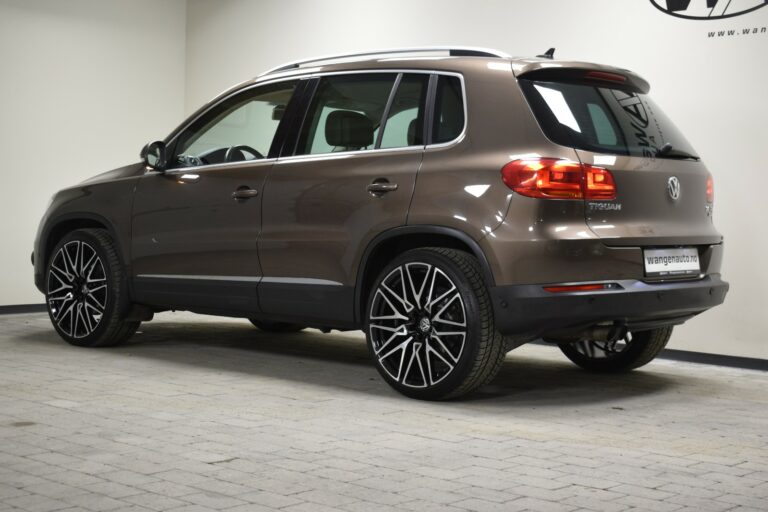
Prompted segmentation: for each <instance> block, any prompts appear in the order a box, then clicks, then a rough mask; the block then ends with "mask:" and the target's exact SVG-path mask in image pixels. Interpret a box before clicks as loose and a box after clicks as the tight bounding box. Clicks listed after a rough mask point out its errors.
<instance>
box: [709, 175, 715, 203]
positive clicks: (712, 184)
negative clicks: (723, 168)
mask: <svg viewBox="0 0 768 512" xmlns="http://www.w3.org/2000/svg"><path fill="white" fill-rule="evenodd" d="M707 202H708V203H714V202H715V180H713V179H712V175H711V174H708V175H707Z"/></svg>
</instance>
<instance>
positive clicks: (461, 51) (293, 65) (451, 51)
mask: <svg viewBox="0 0 768 512" xmlns="http://www.w3.org/2000/svg"><path fill="white" fill-rule="evenodd" d="M439 52H443V53H447V54H448V55H449V56H450V57H498V58H501V59H509V58H511V56H510V55H507V54H506V53H504V52H500V51H498V50H492V49H489V48H476V47H473V46H424V47H419V48H395V49H389V50H370V51H365V52H357V53H345V54H339V55H324V56H322V57H314V58H312V59H302V60H297V61H294V62H287V63H285V64H281V65H279V66H277V67H274V68H272V69H270V70H268V71H265V72H264V73H261V74H260V75H259V76H260V77H261V76H265V75H269V74H272V73H277V72H279V71H288V70H290V69H297V68H299V67H301V66H304V65H307V64H311V63H317V62H324V61H332V60H344V59H351V58H355V57H372V56H375V55H381V56H391V55H397V54H413V53H439Z"/></svg>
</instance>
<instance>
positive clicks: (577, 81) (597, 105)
mask: <svg viewBox="0 0 768 512" xmlns="http://www.w3.org/2000/svg"><path fill="white" fill-rule="evenodd" d="M519 78H521V79H520V84H521V87H522V88H523V91H524V92H525V95H526V98H527V99H528V102H529V104H530V106H531V108H532V110H533V112H534V114H535V116H536V118H537V120H538V121H539V124H540V125H541V128H542V130H543V131H544V133H545V134H546V135H547V137H548V138H549V139H550V140H552V141H553V142H555V143H557V144H560V145H563V146H569V147H572V148H574V149H575V150H576V154H577V155H578V158H579V160H580V161H581V164H582V166H594V167H597V168H602V169H607V170H609V171H610V175H611V176H612V178H613V181H614V184H615V198H613V199H607V200H603V199H600V200H590V199H585V203H586V204H585V215H586V223H587V225H588V226H589V228H590V229H591V230H592V231H593V232H594V234H595V235H596V236H598V237H600V238H602V239H603V240H604V243H605V244H606V245H616V246H642V247H673V246H674V247H681V246H703V245H709V244H715V243H719V242H720V241H721V236H720V234H719V233H718V232H717V231H716V230H715V228H714V226H713V224H712V202H711V201H712V195H713V192H712V183H711V177H710V175H709V173H708V171H707V169H706V168H705V166H704V165H703V164H702V163H701V161H700V160H699V159H698V157H697V155H696V153H695V151H694V150H693V148H692V147H691V145H690V144H689V143H688V142H687V141H686V140H685V137H683V135H682V134H681V133H680V131H679V130H678V129H677V128H676V127H675V126H674V125H673V123H672V122H671V121H670V120H669V119H668V118H667V116H666V115H665V114H664V113H663V112H662V111H661V109H660V108H659V107H658V105H656V104H655V103H654V102H653V101H652V100H651V99H650V97H649V96H648V94H647V89H648V86H647V82H645V81H644V80H642V79H639V77H637V76H636V75H632V74H628V73H627V72H623V70H617V71H616V72H607V71H605V68H600V70H589V69H586V70H585V69H583V68H576V69H570V70H569V69H562V68H561V69H557V70H556V71H552V70H551V68H544V69H541V70H539V71H538V72H537V71H533V72H529V73H527V74H526V75H525V76H522V77H519Z"/></svg>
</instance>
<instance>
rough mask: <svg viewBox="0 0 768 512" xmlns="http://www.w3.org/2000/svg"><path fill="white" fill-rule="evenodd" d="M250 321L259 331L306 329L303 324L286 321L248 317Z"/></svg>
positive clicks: (285, 331) (296, 330)
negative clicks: (270, 320)
mask: <svg viewBox="0 0 768 512" xmlns="http://www.w3.org/2000/svg"><path fill="white" fill-rule="evenodd" d="M248 320H250V322H251V323H252V324H253V325H255V326H256V327H258V328H259V330H260V331H264V332H275V333H280V332H283V333H288V332H299V331H301V330H303V329H306V327H305V326H303V325H298V324H290V323H288V322H269V321H267V320H257V319H255V318H249V319H248Z"/></svg>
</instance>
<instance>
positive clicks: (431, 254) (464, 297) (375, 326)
mask: <svg viewBox="0 0 768 512" xmlns="http://www.w3.org/2000/svg"><path fill="white" fill-rule="evenodd" d="M367 312H368V313H367V315H366V323H365V333H366V338H367V341H368V347H369V350H370V353H371V356H372V358H373V360H374V362H375V364H376V368H377V369H378V371H379V373H380V374H381V375H382V377H383V378H384V380H386V381H387V383H388V384H389V385H390V386H392V387H393V388H395V389H396V390H397V391H399V392H400V393H402V394H404V395H406V396H409V397H412V398H419V399H423V400H441V399H446V398H455V397H458V396H462V395H465V394H467V393H470V392H472V391H474V390H475V389H477V388H479V387H481V386H483V385H485V384H486V383H488V382H490V381H491V380H492V379H493V377H495V376H496V374H497V373H498V371H499V369H500V367H501V363H502V362H503V360H504V355H505V353H506V350H505V343H504V338H503V337H502V336H501V334H499V332H498V331H497V330H496V329H495V327H494V322H493V311H492V308H491V301H490V296H489V294H488V289H487V287H486V285H485V281H484V279H483V276H482V272H481V270H480V265H479V263H478V261H477V259H475V258H474V257H473V256H471V255H470V254H467V253H465V252H463V251H457V250H453V249H444V248H424V249H415V250H411V251H407V252H405V253H403V254H401V255H400V256H398V257H397V258H396V259H395V260H394V261H393V262H392V263H391V264H390V265H388V266H387V267H386V268H385V269H384V271H383V272H382V273H381V274H380V276H379V278H378V279H377V281H376V283H375V284H374V287H373V288H372V291H371V293H370V296H369V299H368V307H367Z"/></svg>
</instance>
